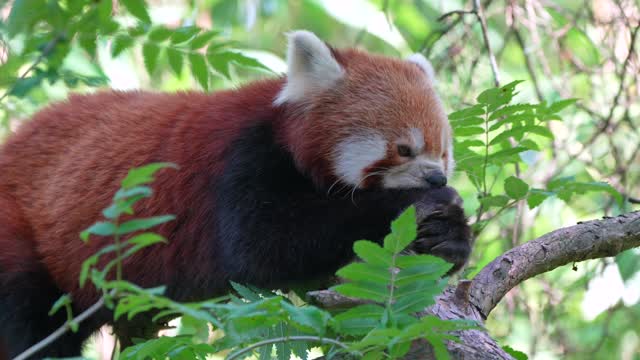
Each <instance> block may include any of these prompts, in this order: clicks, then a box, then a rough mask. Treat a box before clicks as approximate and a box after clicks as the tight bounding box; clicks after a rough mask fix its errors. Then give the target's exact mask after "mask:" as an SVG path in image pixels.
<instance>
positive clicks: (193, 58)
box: [189, 53, 209, 90]
mask: <svg viewBox="0 0 640 360" xmlns="http://www.w3.org/2000/svg"><path fill="white" fill-rule="evenodd" d="M189 62H190V63H191V72H192V73H193V76H194V77H195V78H196V80H198V83H200V86H202V88H203V89H205V90H208V89H209V69H208V68H207V63H206V61H205V59H204V56H203V55H201V54H197V53H195V54H189Z"/></svg>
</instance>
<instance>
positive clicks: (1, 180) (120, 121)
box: [0, 50, 448, 309]
mask: <svg viewBox="0 0 640 360" xmlns="http://www.w3.org/2000/svg"><path fill="white" fill-rule="evenodd" d="M334 54H337V57H338V60H339V62H340V63H341V65H342V66H344V68H345V69H346V77H345V78H344V79H342V80H341V81H339V83H338V84H336V86H335V88H334V89H332V90H331V91H328V92H325V93H323V94H319V95H318V96H316V98H313V99H311V100H310V104H312V105H311V108H305V109H304V115H303V110H301V109H302V107H298V106H291V105H285V106H282V107H274V106H273V105H272V102H273V100H274V98H275V97H276V95H277V93H278V92H279V90H280V89H281V88H282V85H283V81H284V80H283V79H274V80H268V81H262V82H257V83H253V84H251V85H248V86H245V87H242V88H240V89H238V90H230V91H221V92H217V93H213V94H202V93H195V92H186V93H176V94H154V93H147V92H129V93H122V92H100V93H97V94H94V95H86V96H71V97H70V98H69V100H68V101H66V102H62V103H58V104H55V105H52V106H49V107H47V108H46V109H44V110H42V111H41V112H39V113H38V114H36V115H35V116H34V117H33V119H32V120H31V121H29V122H28V123H26V124H25V125H23V126H22V127H21V128H20V129H19V131H18V132H17V133H16V134H14V135H13V136H12V137H11V138H10V139H9V140H8V141H7V142H6V143H5V144H4V145H3V146H2V147H1V148H0V169H2V172H1V173H0V249H1V250H0V268H2V271H3V272H4V274H5V276H6V274H10V273H19V272H22V271H24V270H25V269H27V268H28V267H30V266H34V265H36V264H42V265H44V266H45V267H46V269H47V271H48V272H49V273H50V275H51V277H52V278H53V280H54V282H55V283H56V286H58V287H59V288H60V289H61V290H62V291H64V292H69V293H72V295H73V300H74V304H75V305H76V306H77V307H78V308H79V309H83V308H86V307H87V306H89V305H90V304H92V303H93V302H94V301H95V300H96V298H97V294H95V293H94V292H93V291H90V290H88V289H79V285H78V277H79V271H80V266H81V264H82V262H83V261H84V260H85V259H86V258H87V257H89V256H90V255H92V254H94V253H95V252H96V251H97V250H98V249H99V248H101V247H103V246H104V245H105V244H106V243H108V242H109V241H110V240H109V239H106V238H97V237H93V238H92V239H91V241H90V242H89V243H88V244H87V245H83V244H82V242H81V241H80V239H79V236H78V234H79V232H80V231H82V230H83V229H85V228H87V227H88V226H90V225H91V224H92V223H94V222H95V221H97V220H100V218H101V215H100V212H101V210H102V209H104V208H105V207H106V206H108V205H109V203H110V202H111V198H112V196H113V194H114V192H115V191H116V190H117V189H118V188H119V186H120V181H121V179H122V178H123V177H124V176H125V175H126V173H127V171H128V169H130V168H132V167H135V166H140V165H143V164H147V163H150V162H157V161H163V162H172V163H175V164H177V165H178V166H179V167H180V169H179V171H175V170H163V171H162V172H161V173H160V174H159V176H158V179H157V181H156V183H155V186H157V187H158V188H162V191H161V192H158V193H157V194H155V195H154V197H153V199H151V200H149V201H147V202H145V203H144V204H142V206H140V207H139V208H138V211H137V213H136V216H137V217H146V216H154V215H160V214H190V215H191V216H188V217H186V218H188V219H189V220H185V221H181V220H182V219H181V218H180V217H179V218H178V219H177V220H176V221H174V222H171V223H168V224H165V225H162V226H161V227H160V228H159V229H158V232H159V233H161V234H162V235H164V236H166V237H170V238H171V241H170V242H169V243H168V244H166V245H159V246H154V247H152V248H149V249H145V250H143V251H141V252H139V253H137V254H135V255H134V256H132V257H131V258H129V259H127V260H126V261H125V264H124V270H125V277H126V278H127V279H129V280H131V281H133V282H135V283H138V284H140V285H142V286H155V285H161V284H165V283H167V282H169V279H171V278H172V274H173V273H174V272H176V271H180V272H184V273H186V274H188V275H187V277H190V278H193V279H194V282H196V283H197V282H198V281H201V282H205V280H206V278H207V276H209V273H210V271H211V268H213V269H214V270H215V266H216V264H209V262H210V259H208V258H205V257H204V256H205V255H206V254H209V253H210V251H203V250H204V249H207V250H210V249H209V248H210V247H211V246H213V245H211V242H210V241H209V239H208V238H207V237H206V236H203V234H199V233H197V229H198V228H199V227H198V226H197V224H198V223H199V222H201V221H202V220H203V219H204V218H207V217H209V216H211V211H212V209H210V208H206V207H205V205H202V201H200V199H199V198H198V194H200V193H202V192H204V191H203V190H204V189H205V188H206V187H207V186H208V185H209V182H208V181H207V179H208V177H215V176H216V174H219V173H220V171H221V169H222V166H223V161H224V159H223V153H222V152H223V149H224V148H225V147H226V146H227V145H228V144H229V142H230V141H231V140H233V138H234V137H235V136H236V135H237V134H238V132H239V131H240V130H242V129H243V128H246V127H248V126H249V125H251V124H252V122H255V121H260V120H264V119H271V120H272V121H273V122H274V131H275V132H276V138H277V139H279V141H280V142H281V143H282V144H283V145H284V146H286V147H288V149H289V150H290V151H291V153H292V154H294V156H295V158H296V161H297V163H298V166H299V168H300V170H302V171H305V172H307V173H309V174H310V175H311V176H312V177H313V179H314V180H315V181H316V182H317V183H320V184H326V183H328V182H329V181H333V180H334V175H333V173H332V169H331V168H330V161H329V156H330V155H331V152H332V149H333V148H334V147H335V146H336V144H337V143H338V142H339V141H340V140H341V139H343V138H344V137H346V136H348V135H349V134H350V133H352V132H353V131H357V129H358V128H362V127H365V128H375V129H376V130H377V131H379V132H380V133H382V134H384V135H385V136H389V138H398V137H402V136H406V135H407V134H406V133H404V132H403V131H406V128H407V127H408V126H410V127H418V128H420V129H423V131H424V132H425V134H424V135H425V143H426V150H425V151H426V152H427V153H429V154H430V155H433V156H437V157H439V156H442V154H443V153H444V152H445V151H446V149H445V148H444V145H443V144H441V129H442V126H447V127H448V125H447V124H446V121H443V119H446V117H445V116H444V114H443V113H442V110H441V106H440V105H439V104H438V103H437V101H438V100H437V97H436V95H435V93H434V90H433V88H432V87H431V86H430V85H429V84H428V83H427V82H426V80H425V79H426V78H425V76H424V74H423V73H422V70H420V68H419V67H418V66H416V65H414V64H410V63H407V62H404V61H401V60H394V59H389V58H385V57H380V56H375V55H370V54H366V53H363V52H358V51H355V50H347V51H340V52H335V51H334ZM363 89H365V90H364V91H363ZM391 153H392V151H391V150H390V153H389V154H390V155H389V156H390V157H389V159H386V160H385V161H387V162H391V163H393V162H397V161H400V160H398V159H397V156H395V155H392V154H391ZM211 154H219V157H218V158H217V159H216V160H215V161H212V160H211V156H210V155H211ZM205 155H208V156H205ZM392 156H393V158H392ZM178 227H182V228H181V232H180V234H182V237H181V238H176V237H175V236H173V237H172V234H173V232H174V230H176V229H177V228H178ZM184 229H188V230H187V231H185V230H184ZM205 265H206V267H204V266H205ZM205 269H206V271H205Z"/></svg>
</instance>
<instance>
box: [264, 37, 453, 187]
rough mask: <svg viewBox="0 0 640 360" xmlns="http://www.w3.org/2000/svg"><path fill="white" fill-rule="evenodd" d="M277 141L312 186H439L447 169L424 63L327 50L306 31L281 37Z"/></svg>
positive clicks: (440, 115) (439, 113)
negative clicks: (283, 57) (285, 40)
mask: <svg viewBox="0 0 640 360" xmlns="http://www.w3.org/2000/svg"><path fill="white" fill-rule="evenodd" d="M288 65H289V70H288V73H287V78H286V82H285V84H284V87H283V88H282V89H281V90H280V92H279V94H278V96H277V97H276V99H275V101H274V104H275V105H278V106H283V109H284V111H285V114H286V115H285V116H284V118H285V119H286V120H285V122H284V124H283V128H284V140H283V141H284V142H285V143H286V144H287V146H288V147H289V150H290V151H291V152H292V154H293V155H294V158H295V160H296V163H297V166H298V167H299V168H300V169H301V170H302V171H305V172H306V173H308V174H310V175H311V176H312V178H313V179H314V180H315V181H316V182H317V183H319V184H325V185H327V184H332V183H336V182H337V183H343V184H344V185H347V186H350V187H356V188H376V187H378V188H422V187H430V186H434V185H435V186H442V185H444V183H446V176H449V175H451V173H452V171H453V167H454V161H453V153H452V133H451V127H450V125H449V122H448V120H447V116H446V113H445V111H444V109H443V107H442V104H441V102H440V99H439V97H438V95H437V94H436V92H435V89H434V73H433V68H432V67H431V64H430V63H429V62H428V61H427V60H426V59H425V58H424V57H423V56H422V55H420V54H415V55H413V56H411V57H409V58H408V59H407V60H399V59H393V58H388V57H383V56H379V55H373V54H369V53H365V52H362V51H358V50H335V49H332V48H330V47H329V46H327V45H326V44H325V43H324V42H322V41H321V40H320V39H318V38H317V37H316V36H315V35H314V34H312V33H310V32H307V31H296V32H293V33H291V34H290V35H289V48H288Z"/></svg>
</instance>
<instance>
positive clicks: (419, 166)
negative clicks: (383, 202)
mask: <svg viewBox="0 0 640 360" xmlns="http://www.w3.org/2000/svg"><path fill="white" fill-rule="evenodd" d="M432 170H440V171H442V172H444V166H443V163H442V159H433V158H430V157H427V156H426V155H424V154H423V155H419V156H416V157H415V159H413V160H411V161H408V162H406V163H404V164H402V165H398V166H396V167H394V168H392V169H391V170H390V171H389V172H387V173H386V174H385V175H384V176H383V178H382V185H383V186H384V187H385V188H396V189H405V188H423V187H427V186H428V184H427V182H426V181H425V177H426V175H427V173H429V171H432Z"/></svg>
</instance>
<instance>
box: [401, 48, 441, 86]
mask: <svg viewBox="0 0 640 360" xmlns="http://www.w3.org/2000/svg"><path fill="white" fill-rule="evenodd" d="M407 61H409V62H412V63H414V64H416V65H418V66H419V67H420V68H421V69H422V71H424V73H425V74H427V78H428V79H429V81H431V83H433V84H435V83H436V72H435V71H434V70H433V66H431V63H430V62H429V60H427V58H425V57H424V56H423V55H422V54H420V53H415V54H413V55H411V56H409V57H408V58H407Z"/></svg>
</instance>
